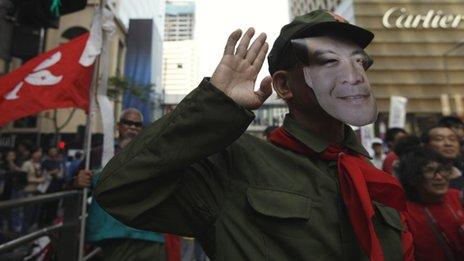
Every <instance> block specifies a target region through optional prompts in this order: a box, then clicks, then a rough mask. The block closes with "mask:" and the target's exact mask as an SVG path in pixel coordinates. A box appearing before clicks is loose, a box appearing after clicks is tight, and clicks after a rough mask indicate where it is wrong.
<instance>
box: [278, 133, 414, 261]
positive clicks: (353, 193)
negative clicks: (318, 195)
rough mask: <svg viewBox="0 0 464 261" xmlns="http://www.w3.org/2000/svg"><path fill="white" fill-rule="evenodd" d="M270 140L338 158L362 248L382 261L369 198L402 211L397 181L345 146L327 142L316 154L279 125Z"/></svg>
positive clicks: (303, 151)
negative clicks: (327, 145) (328, 144)
mask: <svg viewBox="0 0 464 261" xmlns="http://www.w3.org/2000/svg"><path fill="white" fill-rule="evenodd" d="M269 141H270V142H272V143H273V144H275V145H277V146H280V147H283V148H286V149H289V150H292V151H293V152H295V153H298V154H303V155H307V156H308V157H311V158H320V159H323V160H330V161H332V160H333V161H335V160H336V161H337V166H338V179H339V182H340V191H341V195H342V198H343V201H344V202H345V205H346V209H347V211H348V215H349V217H350V221H351V224H352V226H353V230H354V233H355V234H356V237H357V238H358V240H359V242H360V244H361V248H362V249H363V250H364V252H365V253H367V255H368V256H369V257H370V260H375V261H382V260H384V255H383V251H382V247H381V245H380V241H379V239H378V238H377V234H376V233H375V229H374V224H373V222H372V217H373V216H374V215H375V210H374V207H373V205H372V200H375V201H377V202H380V203H382V204H384V205H386V206H389V207H391V208H394V209H396V210H398V211H401V212H403V211H405V210H406V199H405V196H404V191H403V189H402V187H401V185H400V184H399V182H398V181H397V180H396V179H395V178H394V177H392V176H391V175H388V174H387V173H385V172H383V171H381V170H378V169H377V168H375V167H374V166H372V165H371V164H369V163H368V162H367V161H366V159H365V158H364V157H363V156H361V155H359V154H357V153H354V152H352V151H349V150H347V149H346V148H340V147H337V146H333V145H330V146H329V147H328V148H327V149H326V150H324V151H323V152H322V153H317V152H315V151H313V150H312V149H310V148H309V147H307V146H306V145H304V144H303V143H301V142H300V141H298V140H297V139H296V138H294V137H293V136H291V135H290V134H289V133H288V132H286V131H285V130H284V129H283V128H282V127H280V128H277V129H276V130H274V131H273V132H272V133H271V134H270V137H269Z"/></svg>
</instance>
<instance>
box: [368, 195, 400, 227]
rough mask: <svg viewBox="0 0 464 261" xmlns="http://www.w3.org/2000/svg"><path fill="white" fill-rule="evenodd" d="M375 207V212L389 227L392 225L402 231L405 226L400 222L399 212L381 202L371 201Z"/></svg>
mask: <svg viewBox="0 0 464 261" xmlns="http://www.w3.org/2000/svg"><path fill="white" fill-rule="evenodd" d="M373 203H374V205H375V207H376V208H377V211H378V212H377V213H378V215H379V216H380V217H381V219H382V220H383V221H384V222H385V223H386V224H388V225H389V226H390V227H393V228H395V229H397V230H399V231H404V230H405V228H404V226H403V224H402V223H401V218H400V214H399V213H398V211H396V210H395V209H393V208H390V207H387V206H385V205H383V204H381V203H378V202H375V201H373Z"/></svg>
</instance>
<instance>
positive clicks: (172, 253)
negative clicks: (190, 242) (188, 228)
mask: <svg viewBox="0 0 464 261" xmlns="http://www.w3.org/2000/svg"><path fill="white" fill-rule="evenodd" d="M181 245H182V241H181V238H180V237H179V236H176V235H171V234H164V246H165V249H166V254H167V261H180V260H181V248H182V246H181Z"/></svg>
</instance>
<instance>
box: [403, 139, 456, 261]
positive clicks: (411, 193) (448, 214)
mask: <svg viewBox="0 0 464 261" xmlns="http://www.w3.org/2000/svg"><path fill="white" fill-rule="evenodd" d="M446 162H447V161H446V159H444V158H443V157H442V156H441V155H439V154H438V153H436V152H435V151H433V150H431V149H428V148H419V147H418V148H414V149H412V150H411V151H410V152H409V153H408V154H406V155H404V156H403V157H402V158H401V160H400V164H399V166H398V169H397V174H398V176H399V179H400V181H401V183H402V185H403V187H404V190H405V192H406V197H407V200H408V202H407V208H408V214H409V217H408V225H409V228H410V230H411V232H412V234H413V236H414V246H415V256H416V260H418V261H421V260H435V261H438V260H464V213H463V206H462V201H461V199H462V197H461V192H460V191H458V190H455V189H450V188H449V179H450V178H452V177H453V176H455V175H459V173H457V172H459V171H458V170H457V169H456V168H453V167H452V166H450V165H448V164H447V163H446Z"/></svg>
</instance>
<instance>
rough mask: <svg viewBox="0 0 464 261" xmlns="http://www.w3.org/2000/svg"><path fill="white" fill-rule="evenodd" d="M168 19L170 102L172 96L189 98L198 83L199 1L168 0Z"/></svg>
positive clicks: (165, 51)
mask: <svg viewBox="0 0 464 261" xmlns="http://www.w3.org/2000/svg"><path fill="white" fill-rule="evenodd" d="M165 17H166V19H165V37H164V40H165V41H164V48H163V86H164V91H165V96H166V97H165V101H167V100H172V99H175V98H173V97H168V96H172V95H174V96H176V95H186V94H187V93H189V92H190V91H191V90H193V89H194V88H195V87H196V86H197V84H198V83H197V82H196V81H197V79H198V67H199V60H198V47H197V43H196V41H195V39H194V30H195V2H194V1H166V15H165ZM176 97H177V96H176Z"/></svg>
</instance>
